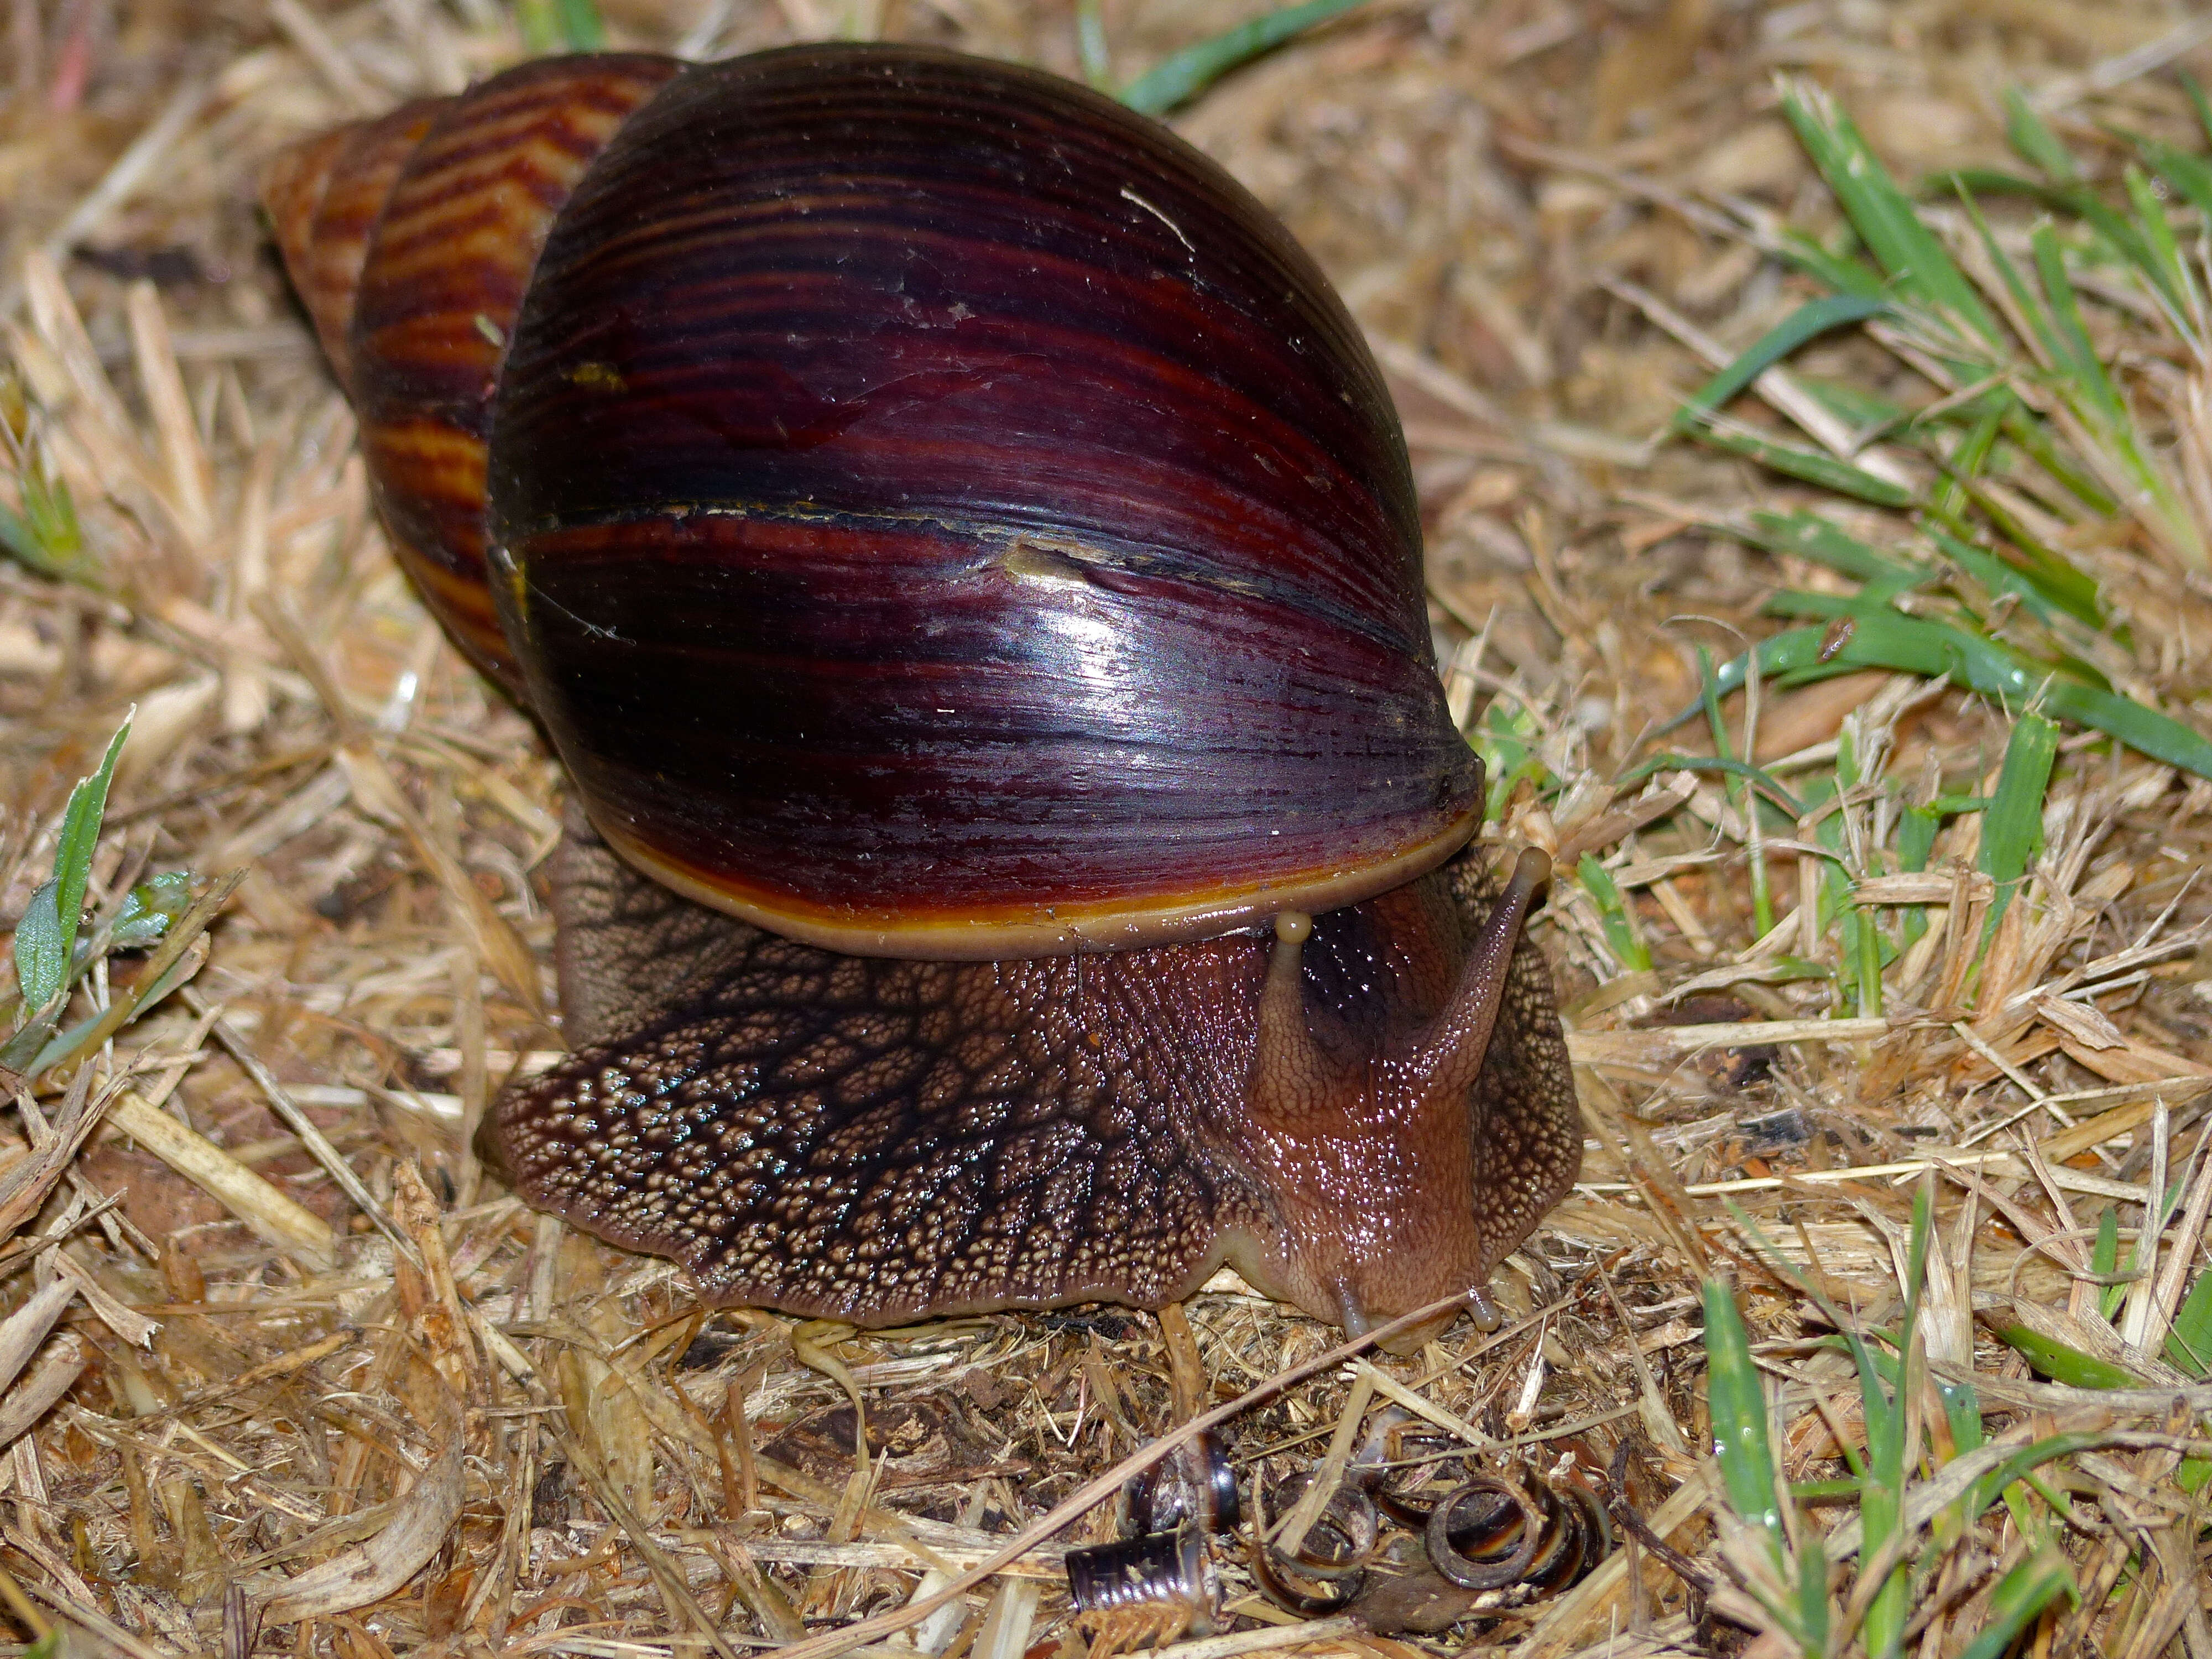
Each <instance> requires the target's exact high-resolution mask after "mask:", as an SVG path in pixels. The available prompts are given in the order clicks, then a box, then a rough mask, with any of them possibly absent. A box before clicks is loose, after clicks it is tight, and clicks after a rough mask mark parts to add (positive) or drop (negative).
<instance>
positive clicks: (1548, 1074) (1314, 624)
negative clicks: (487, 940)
mask: <svg viewBox="0 0 2212 1659" xmlns="http://www.w3.org/2000/svg"><path fill="white" fill-rule="evenodd" d="M264 199H265V200H266V201H267V203H268V204H269V207H270V216H271V219H272V222H274V223H275V224H276V228H277V234H278V238H279V240H280V242H281V244H282V246H283V250H284V252H285V256H286V260H287V264H288V265H289V268H290V269H291V270H292V272H293V274H294V278H295V286H296V287H297V288H298V289H299V291H300V293H301V297H302V300H303V301H304V302H305V303H306V304H307V307H308V309H309V311H310V313H311V315H312V316H313V319H314V320H315V323H316V325H317V328H318V331H319V333H320V334H321V336H322V337H323V340H324V343H325V346H326V348H327V349H328V352H329V356H331V362H332V365H333V368H335V369H336V370H337V374H338V375H339V378H340V380H341V382H342V383H343V385H344V386H345V389H346V391H347V392H348V394H349V397H350V398H352V400H353V402H354V404H355V406H356V410H358V411H359V413H360V416H361V420H362V442H363V448H364V451H365V453H366V454H367V456H368V462H369V469H370V473H371V477H372V480H373V488H374V494H375V497H376V501H377V504H378V506H379V508H380V513H381V514H382V516H383V518H384V520H385V522H386V526H387V528H388V529H389V530H390V532H392V539H393V541H394V543H395V545H396V546H397V547H398V550H399V554H400V556H401V558H402V561H403V562H404V563H405V564H406V566H407V567H408V568H409V569H410V573H411V574H413V575H414V576H415V577H416V580H417V582H418V584H419V585H420V586H421V587H422V591H423V593H424V596H425V598H426V599H427V600H428V603H429V604H430V605H431V608H432V610H433V611H434V612H435V613H436V615H437V616H438V617H439V619H440V620H441V622H442V623H444V624H445V625H446V626H447V629H448V630H449V631H450V632H451V633H452V634H453V637H454V638H455V639H456V641H458V642H459V644H460V646H461V647H462V648H463V650H464V651H465V652H466V653H467V654H468V655H469V656H470V657H471V659H472V660H474V661H475V662H476V663H477V665H479V666H481V667H482V668H483V670H484V671H486V672H487V673H488V674H489V675H491V676H492V677H493V678H495V679H496V680H498V681H499V682H500V683H501V684H502V685H504V686H506V687H507V689H508V690H510V691H511V692H512V693H513V695H514V696H516V697H517V698H518V700H520V701H521V702H523V703H524V704H525V705H526V707H527V708H530V709H531V710H532V712H533V713H534V714H536V716H537V717H538V720H540V721H541V723H542V724H543V725H544V728H545V729H546V731H547V732H548V734H549V735H550V738H551V739H552V741H553V743H554V744H555V746H556V749H557V750H559V752H560V754H561V756H562V760H563V762H564V763H565V764H566V766H567V768H568V772H569V775H570V777H571V780H572V781H573V784H574V794H575V800H576V802H577V803H578V804H579V805H580V807H581V809H582V810H581V816H578V817H573V818H572V823H571V830H570V836H569V840H568V845H567V847H566V848H565V849H564V851H563V853H562V859H561V865H560V868H559V869H558V870H557V871H556V880H555V901H556V914H557V915H558V918H559V921H560V925H561V933H562V942H561V946H560V950H561V963H562V1000H563V1006H564V1008H565V1009H566V1010H567V1011H568V1017H569V1024H570V1033H571V1036H572V1037H573V1038H574V1039H575V1040H577V1041H579V1042H580V1043H582V1044H583V1045H584V1046H582V1047H581V1048H579V1050H578V1052H577V1053H576V1054H574V1055H573V1056H572V1057H571V1058H570V1059H569V1060H568V1061H566V1062H565V1063H564V1064H563V1065H562V1066H559V1067H556V1070H555V1071H554V1072H552V1073H549V1074H548V1075H547V1076H545V1077H544V1078H541V1079H536V1080H534V1081H532V1082H531V1083H529V1084H527V1085H521V1086H520V1087H519V1088H518V1089H516V1090H515V1091H511V1092H510V1094H509V1095H508V1096H507V1097H506V1098H505V1099H504V1100H502V1102H501V1103H500V1105H499V1108H498V1109H497V1112H496V1114H495V1129H494V1131H493V1133H494V1139H495V1141H496V1143H497V1146H498V1150H499V1151H500V1152H501V1157H502V1159H503V1162H504V1164H506V1166H507V1168H508V1169H509V1170H510V1171H511V1172H512V1174H513V1177H514V1179H515V1180H516V1182H517V1183H518V1186H519V1189H520V1191H522V1192H523V1193H524V1194H525V1195H526V1196H527V1197H529V1198H531V1199H532V1200H533V1201H535V1202H538V1203H540V1204H542V1205H544V1206H546V1207H549V1208H552V1209H555V1210H556V1211H558V1212H562V1213H563V1214H565V1215H567V1216H568V1217H569V1218H572V1219H574V1220H575V1221H576V1222H578V1223H579V1224H580V1225H584V1226H586V1228H589V1229H591V1230H592V1231H598V1232H600V1233H602V1234H603V1235H605V1236H606V1237H610V1238H612V1239H614V1240H616V1241H617V1242H618V1243H627V1244H630V1245H632V1246H635V1247H636V1248H641V1249H649V1250H658V1251H661V1252H663V1253H665V1254H670V1255H676V1256H678V1259H680V1260H682V1261H685V1262H686V1263H687V1265H689V1266H690V1267H692V1269H693V1270H694V1272H695V1273H696V1275H697V1276H698V1278H699V1280H700V1283H701V1285H702V1290H703V1291H705V1292H706V1293H707V1294H708V1295H709V1296H710V1297H714V1298H715V1299H719V1300H723V1301H736V1302H748V1303H759V1304H769V1305H775V1306H779V1307H784V1308H787V1309H790V1310H794V1311H805V1312H809V1313H815V1314H823V1315H833V1316H839V1317H844V1318H851V1319H855V1320H859V1321H861V1322H872V1323H881V1322H890V1321H894V1320H899V1319H905V1318H910V1317H914V1316H917V1315H920V1314H922V1313H926V1312H942V1311H953V1310H981V1309H987V1308H994V1307H1006V1306H1035V1305H1048V1304H1054V1303H1058V1302H1065V1301H1072V1300H1081V1299H1089V1298H1093V1297H1114V1298H1118V1299H1122V1300H1131V1301H1136V1302H1139V1303H1142V1304H1157V1303H1159V1302H1163V1301H1165V1300H1167V1299H1170V1298H1171V1297H1175V1296H1177V1295H1179V1294H1181V1293H1182V1292H1183V1291H1187V1290H1188V1289H1189V1288H1191V1287H1192V1285H1194V1284H1195V1283H1197V1282H1200V1280H1202V1279H1203V1278H1204V1276H1205V1275H1206V1273H1208V1272H1211V1271H1212V1267H1214V1266H1216V1265H1218V1263H1219V1262H1220V1261H1224V1260H1228V1261H1233V1262H1235V1263H1236V1265H1237V1266H1238V1267H1240V1269H1242V1270H1243V1271H1244V1272H1245V1273H1246V1275H1247V1277H1248V1278H1250V1279H1253V1281H1254V1282H1255V1284H1257V1285H1260V1286H1261V1288H1262V1289H1266V1290H1268V1291H1270V1292H1271V1293H1275V1294H1279V1295H1282V1296H1284V1297H1286V1298H1287V1299H1290V1300H1293V1301H1295V1302H1297V1303H1298V1304H1300V1305H1301V1306H1304V1307H1305V1308H1307V1309H1309V1310H1311V1311H1313V1312H1315V1313H1316V1314H1319V1315H1321V1316H1324V1317H1328V1318H1331V1319H1335V1320H1339V1321H1341V1322H1346V1323H1348V1324H1352V1325H1353V1326H1355V1327H1357V1326H1359V1325H1361V1324H1364V1323H1365V1322H1370V1321H1374V1320H1379V1319H1381V1318H1384V1317H1387V1316H1390V1315H1391V1314H1394V1313H1395V1312H1397V1311H1401V1310H1404V1309H1406V1308H1410V1307H1413V1306H1416V1305H1419V1304H1421V1303H1423V1302H1425V1301H1427V1300H1430V1299H1432V1298H1433V1297H1436V1296H1439V1295H1443V1294H1448V1293H1449V1291H1452V1290H1453V1289H1455V1288H1469V1287H1474V1286H1479V1285H1480V1284H1481V1283H1482V1281H1483V1279H1485V1278H1486V1275H1487V1273H1488V1272H1489V1270H1490V1268H1491V1267H1492V1266H1494V1265H1495V1263H1496V1261H1498V1259H1499V1258H1500V1257H1502V1256H1503V1255H1504V1254H1505V1253H1507V1252H1508V1251H1510V1249H1513V1248H1514V1247H1515V1246H1516V1245H1517V1244H1518V1243H1519V1242H1520V1241H1521V1239H1522V1237H1525V1236H1526V1234H1527V1232H1528V1230H1529V1228H1531V1227H1533V1226H1534V1224H1535V1222H1536V1221H1537V1219H1539V1218H1541V1214H1542V1212H1544V1210H1546V1209H1547V1208H1548V1207H1549V1206H1550V1205H1551V1203H1552V1202H1553V1201H1554V1200H1556V1198H1557V1197H1558V1196H1559V1194H1560V1193H1561V1192H1563V1191H1564V1190H1565V1186H1566V1184H1567V1183H1568V1182H1570V1181H1571V1178H1572V1176H1573V1172H1574V1170H1575V1167H1576V1165H1577V1161H1578V1153H1579V1135H1578V1133H1577V1131H1576V1128H1575V1116H1574V1110H1573V1105H1572V1095H1571V1086H1570V1085H1569V1084H1568V1082H1567V1076H1566V1070H1565V1054H1564V1048H1563V1047H1562V1045H1561V1043H1560V1041H1559V1032H1558V1024H1557V1019H1556V1017H1555V1016H1554V1015H1553V1012H1552V1011H1551V1000H1550V993H1549V987H1548V981H1547V979H1546V977H1545V975H1544V969H1543V967H1542V964H1541V961H1540V960H1539V959H1538V958H1537V957H1536V956H1535V954H1534V951H1533V950H1532V949H1531V948H1530V947H1529V946H1528V945H1526V944H1525V943H1523V942H1521V940H1520V922H1521V919H1522V915H1524V914H1525V911H1526V909H1527V907H1528V904H1529V903H1530V902H1532V899H1533V895H1534V888H1535V886H1536V885H1537V884H1538V883H1539V882H1540V881H1541V873H1542V872H1541V868H1539V867H1537V864H1536V863H1535V862H1534V861H1533V860H1534V855H1524V861H1523V866H1522V868H1521V869H1520V870H1518V871H1517V872H1516V874H1515V876H1514V878H1512V879H1511V880H1510V881H1509V882H1508V883H1506V884H1504V888H1503V890H1502V892H1496V893H1494V892H1492V890H1491V888H1490V886H1489V885H1488V884H1487V878H1485V877H1484V876H1483V874H1482V872H1481V866H1480V864H1479V863H1478V862H1477V861H1475V860H1474V859H1473V858H1472V857H1471V856H1467V857H1461V858H1459V859H1457V860H1456V861H1455V862H1453V863H1451V864H1450V866H1449V868H1444V867H1440V866H1444V865H1445V863H1446V860H1453V859H1454V858H1455V854H1459V853H1460V851H1461V849H1462V847H1463V846H1464V845H1465V844H1466V842H1468V837H1469V836H1471V834H1472V833H1473V831H1474V827H1475V825H1476V822H1477V820H1478V818H1479V816H1480V807H1481V801H1482V781H1481V769H1480V765H1479V763H1477V762H1476V761H1475V759H1474V756H1473V755H1472V753H1471V752H1470V751H1469V750H1468V748H1467V746H1466V744H1464V742H1463V741H1462V739H1461V738H1460V737H1459V735H1458V733H1457V732H1456V730H1455V728H1454V726H1453V725H1452V722H1451V721H1450V720H1449V716H1448V714H1446V712H1445V710H1444V708H1443V696H1442V691H1441V688H1440V686H1439V685H1438V684H1437V677H1436V672H1435V665H1434V661H1433V658H1432V655H1431V650H1430V647H1429V643H1428V633H1427V623H1426V618H1425V611H1424V608H1423V604H1422V597H1421V586H1420V558H1419V550H1420V537H1419V521H1418V517H1417V514H1416V511H1415V506H1414V501H1413V489H1412V484H1411V480H1410V476H1409V474H1408V471H1407V463H1406V458H1405V452H1404V446H1403V442H1402V440H1401V437H1400V435H1399V433H1398V428H1397V425H1396V420H1395V415H1394V414H1393V412H1392V410H1391V408H1390V404H1389V396H1388V393H1387V392H1386V391H1385V389H1384V387H1383V383H1382V380H1381V378H1380V376H1379V374H1377V372H1376V369H1375V367H1374V364H1373V362H1372V360H1371V359H1370V356H1368V354H1367V352H1366V349H1365V348H1364V344H1363V343H1362V342H1361V341H1360V339H1359V337H1358V331H1357V330H1356V328H1355V326H1354V325H1352V322H1351V320H1350V319H1349V317H1348V316H1347V315H1346V313H1345V312H1344V309H1343V307H1342V306H1341V304H1340V302H1339V301H1337V300H1336V298H1335V296H1334V294H1333V293H1331V292H1330V290H1329V289H1328V285H1327V283H1326V282H1325V280H1324V279H1323V278H1322V276H1321V275H1320V273H1319V272H1318V271H1317V270H1316V269H1315V268H1314V266H1313V264H1312V263H1311V261H1310V259H1309V258H1307V257H1306V256H1305V254H1304V252H1303V251H1302V250H1300V249H1299V248H1298V247H1297V245H1296V244H1295V243H1294V242H1293V241H1292V240H1291V238H1290V237H1289V235H1288V234H1287V233H1286V232H1285V231H1284V230H1283V229H1282V228H1281V227H1280V226H1279V224H1277V223H1276V222H1274V221H1273V219H1272V218H1271V217H1269V216H1267V213H1266V212H1265V210H1262V209H1261V208H1260V207H1259V205H1258V204H1256V203H1255V202H1253V201H1252V199H1251V198H1250V197H1249V196H1248V195H1246V194H1245V193H1244V192H1243V191H1242V190H1241V189H1240V188H1239V187H1237V185H1235V184H1234V183H1233V182H1231V180H1229V179H1227V177H1226V176H1225V175H1224V174H1223V173H1220V171H1219V170H1218V168H1217V167H1213V165H1212V163H1210V162H1208V161H1206V160H1205V159H1204V158H1203V157H1201V156H1200V155H1198V154H1197V153H1196V152H1195V151H1194V150H1191V149H1189V148H1188V146H1185V145H1183V144H1182V143H1180V142H1179V141H1178V140H1176V139H1175V138H1174V137H1172V136H1171V135H1169V134H1167V133H1166V132H1164V130H1162V129H1160V128H1158V126H1156V125H1153V124H1152V123H1149V122H1147V121H1145V120H1144V119H1142V118H1139V117H1137V116H1134V115H1133V114H1131V113H1130V112H1127V111H1126V110H1123V109H1121V107H1120V106H1116V105H1115V104H1113V103H1111V102H1110V101H1109V100H1105V99H1103V98H1100V97H1098V96H1097V95H1095V94H1090V93H1088V92H1085V90H1083V89H1081V88H1075V87H1073V86H1070V85H1069V84H1067V83H1066V82H1060V81H1058V80H1056V79H1054V77H1051V76H1044V75H1041V74H1037V73H1035V72H1032V71H1029V70H1020V69H1017V68H1014V67H1012V66H1008V65H1003V64H987V63H985V62H982V61H981V60H977V59H973V58H963V57H961V56H958V55H957V54H953V53H949V52H936V51H930V50H925V49H920V48H911V47H883V46H815V47H797V48H790V49H787V50H785V51H781V52H768V53H763V54H759V55H757V56H755V57H752V58H738V59H733V60H730V61H728V62H726V63H720V64H705V65H696V66H686V65H683V64H678V63H676V62H674V61H673V60H670V59H665V58H653V57H647V56H643V55H634V54H605V55H599V56H594V57H586V58H554V59H547V60H543V61H541V62H539V63H536V64H526V65H524V66H522V67H521V68H520V69H518V70H511V71H509V72H507V74H505V75H502V76H498V77H495V79H493V80H491V81H489V82H486V83H484V84H483V86H481V87H478V88H475V89H473V90H472V91H471V92H469V93H467V94H461V95H460V96H459V97H458V98H455V99H451V100H437V101H435V102H431V103H425V104H416V105H410V106H404V107H403V108H402V109H400V110H398V111H395V112H392V114H391V115H388V116H386V117H384V118H380V119H379V120H377V121H374V122H370V123H367V124H362V125H356V126H355V127H353V128H349V129H344V130H342V131H339V132H337V133H336V134H331V135H326V136H325V137H322V138H319V139H316V140H311V141H309V143H307V144H305V145H303V146H301V147H299V148H297V149H295V150H294V151H292V152H289V154H288V155H286V156H284V157H283V158H280V160H279V162H278V164H277V165H276V167H275V168H274V169H273V171H272V173H271V176H270V181H269V183H268V185H267V186H266V188H265V191H264ZM639 872H642V875H641V874H640V873H639ZM646 878H650V879H649V880H648V879H646ZM1316 913H1318V914H1319V916H1320V920H1319V921H1317V922H1316V923H1313V924H1311V925H1310V933H1311V937H1310V939H1309V938H1308V937H1307V934H1308V929H1309V924H1308V923H1307V922H1306V921H1304V918H1305V917H1306V916H1307V915H1314V914H1316ZM1271 930H1272V932H1271Z"/></svg>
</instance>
